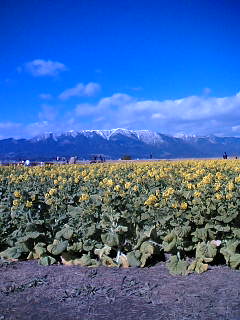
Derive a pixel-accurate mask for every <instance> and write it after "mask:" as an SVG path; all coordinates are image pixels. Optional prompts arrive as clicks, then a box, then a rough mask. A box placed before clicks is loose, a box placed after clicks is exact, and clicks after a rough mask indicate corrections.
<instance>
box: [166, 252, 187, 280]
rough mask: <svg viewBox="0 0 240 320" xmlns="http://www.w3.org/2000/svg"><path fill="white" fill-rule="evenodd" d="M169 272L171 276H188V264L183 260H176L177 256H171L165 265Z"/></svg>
mask: <svg viewBox="0 0 240 320" xmlns="http://www.w3.org/2000/svg"><path fill="white" fill-rule="evenodd" d="M167 268H168V270H169V272H170V273H171V274H173V275H183V276H185V275H187V274H188V270H187V268H188V263H187V262H186V261H184V260H180V259H178V257H177V256H172V257H171V258H170V261H169V262H168V263H167Z"/></svg>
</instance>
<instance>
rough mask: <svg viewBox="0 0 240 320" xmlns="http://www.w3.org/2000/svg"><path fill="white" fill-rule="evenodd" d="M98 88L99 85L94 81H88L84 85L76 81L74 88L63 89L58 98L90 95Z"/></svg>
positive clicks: (98, 89)
mask: <svg viewBox="0 0 240 320" xmlns="http://www.w3.org/2000/svg"><path fill="white" fill-rule="evenodd" d="M100 88H101V87H100V85H99V84H98V83H94V82H89V83H88V84H86V85H84V84H83V83H78V84H77V85H76V86H75V87H74V88H70V89H67V90H65V91H63V92H62V93H61V94H60V95H59V98H60V99H61V100H67V99H69V98H71V97H92V96H94V95H95V94H96V93H98V92H99V91H100Z"/></svg>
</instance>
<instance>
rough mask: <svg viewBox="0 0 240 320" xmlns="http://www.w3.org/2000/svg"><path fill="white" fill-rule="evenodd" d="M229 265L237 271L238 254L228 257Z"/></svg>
mask: <svg viewBox="0 0 240 320" xmlns="http://www.w3.org/2000/svg"><path fill="white" fill-rule="evenodd" d="M229 265H230V267H231V268H233V269H238V268H239V266H240V254H239V253H236V254H233V255H231V256H230V259H229Z"/></svg>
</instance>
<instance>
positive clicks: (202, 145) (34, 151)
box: [0, 128, 240, 161]
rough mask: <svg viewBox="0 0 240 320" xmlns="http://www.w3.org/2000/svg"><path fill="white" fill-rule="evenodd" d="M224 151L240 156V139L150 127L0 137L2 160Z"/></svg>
mask: <svg viewBox="0 0 240 320" xmlns="http://www.w3.org/2000/svg"><path fill="white" fill-rule="evenodd" d="M223 152H227V154H229V155H231V156H237V155H240V138H236V137H216V136H203V137H198V136H187V135H180V136H176V137H174V136H169V135H165V134H161V133H158V132H154V131H150V130H127V129H121V128H118V129H112V130H80V131H73V130H71V131H67V132H64V133H59V134H56V133H45V134H42V135H39V136H36V137H34V138H32V139H13V138H9V139H3V140H0V160H24V159H29V160H35V161H44V160H51V159H54V158H56V157H57V156H60V157H67V158H68V157H71V156H77V157H78V158H79V159H89V158H90V157H91V155H92V154H103V155H105V156H106V157H107V158H111V159H119V158H121V157H122V156H123V155H130V156H131V157H132V158H139V159H146V158H149V157H150V155H151V156H152V157H153V158H159V159H163V158H169V159H171V158H189V157H193V158H201V157H221V156H222V154H223Z"/></svg>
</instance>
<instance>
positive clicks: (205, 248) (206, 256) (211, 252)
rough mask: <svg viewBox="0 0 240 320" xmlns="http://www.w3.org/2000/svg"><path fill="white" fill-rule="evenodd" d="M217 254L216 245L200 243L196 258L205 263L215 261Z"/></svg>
mask: <svg viewBox="0 0 240 320" xmlns="http://www.w3.org/2000/svg"><path fill="white" fill-rule="evenodd" d="M216 254H217V248H216V246H215V245H213V244H210V243H205V242H201V243H200V242H199V243H198V244H197V248H196V258H197V259H202V260H203V261H205V262H211V261H213V258H214V257H215V256H216Z"/></svg>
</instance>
